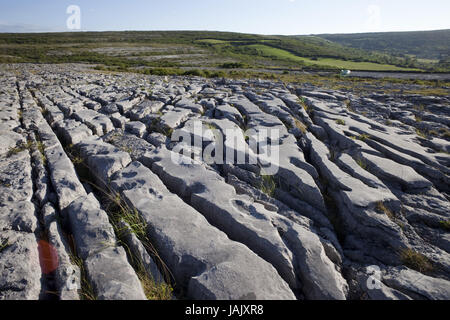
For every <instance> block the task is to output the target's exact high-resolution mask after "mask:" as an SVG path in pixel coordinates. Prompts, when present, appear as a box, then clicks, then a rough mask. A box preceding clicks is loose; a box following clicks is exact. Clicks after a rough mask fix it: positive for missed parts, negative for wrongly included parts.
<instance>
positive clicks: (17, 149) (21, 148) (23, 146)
mask: <svg viewBox="0 0 450 320" xmlns="http://www.w3.org/2000/svg"><path fill="white" fill-rule="evenodd" d="M32 145H33V142H32V141H30V140H28V141H27V142H25V143H23V142H22V143H20V144H19V145H18V146H16V147H11V148H9V150H8V153H7V157H11V156H13V155H16V154H18V153H20V152H22V151H25V150H30V148H31V146H32Z"/></svg>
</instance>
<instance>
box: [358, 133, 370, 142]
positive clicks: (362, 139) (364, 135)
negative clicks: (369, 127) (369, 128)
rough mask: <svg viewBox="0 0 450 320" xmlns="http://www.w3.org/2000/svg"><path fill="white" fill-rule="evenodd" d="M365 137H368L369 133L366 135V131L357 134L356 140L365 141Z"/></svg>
mask: <svg viewBox="0 0 450 320" xmlns="http://www.w3.org/2000/svg"><path fill="white" fill-rule="evenodd" d="M367 139H370V135H368V134H367V133H363V134H360V135H359V136H358V140H361V141H366V140H367Z"/></svg>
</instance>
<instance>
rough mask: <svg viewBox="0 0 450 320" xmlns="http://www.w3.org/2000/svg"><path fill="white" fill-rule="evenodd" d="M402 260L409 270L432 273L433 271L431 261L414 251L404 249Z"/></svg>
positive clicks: (401, 255) (401, 254) (401, 253)
mask: <svg viewBox="0 0 450 320" xmlns="http://www.w3.org/2000/svg"><path fill="white" fill-rule="evenodd" d="M400 259H401V260H402V262H403V264H404V265H405V266H407V267H408V268H411V269H414V270H416V271H419V272H422V273H423V272H430V271H432V270H433V265H432V264H431V261H430V260H429V259H428V258H427V257H425V256H424V255H423V254H421V253H419V252H416V251H414V250H413V249H403V250H402V251H401V252H400Z"/></svg>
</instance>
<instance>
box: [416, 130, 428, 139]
mask: <svg viewBox="0 0 450 320" xmlns="http://www.w3.org/2000/svg"><path fill="white" fill-rule="evenodd" d="M416 134H417V135H418V136H419V137H422V138H424V139H428V136H427V134H426V133H425V132H424V131H421V130H419V129H416Z"/></svg>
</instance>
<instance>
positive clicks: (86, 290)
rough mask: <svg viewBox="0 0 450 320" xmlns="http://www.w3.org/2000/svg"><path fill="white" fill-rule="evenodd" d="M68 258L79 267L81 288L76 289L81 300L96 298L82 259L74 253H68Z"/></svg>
mask: <svg viewBox="0 0 450 320" xmlns="http://www.w3.org/2000/svg"><path fill="white" fill-rule="evenodd" d="M69 258H70V261H71V262H72V264H73V265H75V266H77V267H78V268H79V269H80V284H81V288H79V289H78V295H79V296H80V298H81V300H97V295H96V294H95V291H94V288H93V287H92V284H91V283H90V282H89V280H88V278H87V274H86V269H85V267H84V263H83V260H82V259H81V258H79V257H78V256H77V255H76V254H71V255H69Z"/></svg>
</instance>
